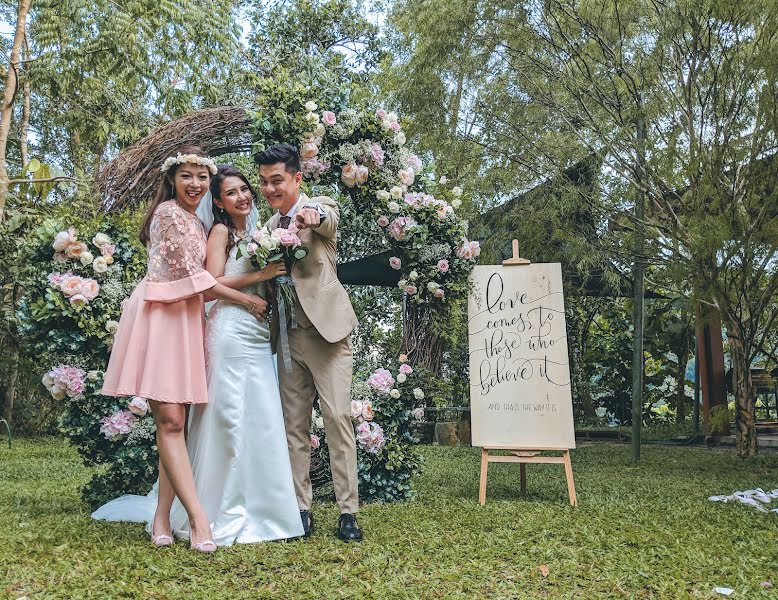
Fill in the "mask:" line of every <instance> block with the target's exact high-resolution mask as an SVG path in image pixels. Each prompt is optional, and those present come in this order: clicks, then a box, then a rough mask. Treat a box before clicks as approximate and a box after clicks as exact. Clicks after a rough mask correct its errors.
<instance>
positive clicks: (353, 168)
mask: <svg viewBox="0 0 778 600" xmlns="http://www.w3.org/2000/svg"><path fill="white" fill-rule="evenodd" d="M358 170H359V167H357V165H355V164H354V163H349V164H347V165H346V166H345V167H343V171H342V172H341V174H340V178H341V179H342V180H343V183H345V184H346V186H348V187H350V188H351V187H354V186H355V185H356V184H357V172H358Z"/></svg>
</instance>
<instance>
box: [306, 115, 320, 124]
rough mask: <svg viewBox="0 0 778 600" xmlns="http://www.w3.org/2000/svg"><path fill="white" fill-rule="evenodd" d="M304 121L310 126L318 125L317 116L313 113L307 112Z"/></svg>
mask: <svg viewBox="0 0 778 600" xmlns="http://www.w3.org/2000/svg"><path fill="white" fill-rule="evenodd" d="M305 120H306V121H308V122H309V123H311V124H312V125H318V123H319V115H318V114H316V113H315V112H309V113H308V114H307V115H305Z"/></svg>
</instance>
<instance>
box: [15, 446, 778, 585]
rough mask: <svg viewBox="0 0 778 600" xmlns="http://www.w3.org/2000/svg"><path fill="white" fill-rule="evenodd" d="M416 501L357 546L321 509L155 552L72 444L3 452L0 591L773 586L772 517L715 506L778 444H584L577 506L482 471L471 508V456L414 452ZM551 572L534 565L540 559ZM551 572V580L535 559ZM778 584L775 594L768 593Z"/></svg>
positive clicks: (369, 517) (381, 521) (545, 474)
mask: <svg viewBox="0 0 778 600" xmlns="http://www.w3.org/2000/svg"><path fill="white" fill-rule="evenodd" d="M422 452H423V455H424V471H423V473H422V475H421V476H420V477H419V479H418V482H417V483H418V490H419V496H418V499H417V500H415V501H413V502H406V503H403V504H394V505H371V506H366V507H364V508H363V510H362V511H361V512H360V524H361V525H362V527H363V528H364V530H365V534H366V541H365V542H364V543H362V544H360V545H346V544H343V543H341V542H339V541H338V540H337V539H335V537H334V535H333V533H332V532H333V530H334V525H335V520H336V517H337V514H336V513H337V511H336V509H335V507H334V506H333V505H323V506H317V507H316V510H315V513H316V519H317V527H318V531H317V533H316V535H315V536H314V537H313V538H311V539H309V540H304V541H303V540H300V541H295V542H290V543H269V544H261V545H251V546H233V547H231V548H223V549H220V550H219V551H218V552H217V553H216V554H215V555H210V556H207V555H200V554H195V553H194V552H191V551H189V550H188V549H187V547H186V546H185V545H184V544H183V543H179V544H177V545H176V546H175V547H173V548H164V549H155V548H153V547H152V546H151V544H150V543H149V541H148V539H147V537H146V534H145V533H144V531H143V527H142V526H141V525H138V524H122V523H102V522H94V521H91V520H90V518H89V511H88V509H87V507H86V506H85V505H84V504H83V503H82V502H81V501H80V497H79V487H80V486H81V485H82V484H83V483H85V482H86V481H87V480H88V479H89V472H88V471H87V469H85V468H84V467H83V466H82V465H81V463H80V461H79V459H78V457H77V456H76V454H75V452H74V451H72V450H71V449H70V448H69V446H68V445H67V443H66V442H64V441H60V440H52V439H19V440H17V441H16V443H15V445H14V448H13V449H12V450H9V449H8V448H7V446H2V447H0V527H1V528H2V529H0V532H1V533H0V535H2V537H1V538H0V595H1V596H3V597H8V598H21V597H27V598H352V597H354V598H357V597H358V598H364V599H372V598H526V597H548V598H558V597H582V598H601V597H637V598H644V597H656V598H685V597H691V598H713V597H719V598H721V597H723V596H718V595H717V594H714V592H713V588H714V587H715V586H724V587H730V588H734V589H735V594H734V595H733V596H732V597H734V598H754V597H773V598H775V597H776V596H778V514H774V513H770V514H764V513H760V512H757V511H756V510H754V509H752V508H749V507H746V506H743V505H739V504H737V505H733V504H726V505H724V504H714V503H710V502H708V501H707V497H708V496H709V495H712V494H719V493H727V494H729V493H732V492H733V491H735V490H745V489H749V488H753V487H762V488H764V489H773V488H776V487H778V454H765V455H764V456H761V457H758V458H757V459H755V460H752V461H747V462H742V461H739V460H738V459H737V458H735V456H734V450H732V449H726V450H722V449H715V450H708V449H702V448H682V449H681V448H670V447H663V446H646V447H645V448H644V450H643V462H642V464H641V465H640V466H638V467H633V466H630V464H629V457H630V450H629V446H627V445H607V444H602V443H599V444H596V443H590V444H586V445H583V446H581V447H580V448H579V449H578V450H576V451H575V452H574V453H573V468H574V471H575V477H576V484H577V489H578V498H579V502H580V506H579V507H577V508H571V507H570V506H568V505H567V503H566V490H565V483H564V474H563V470H562V468H561V466H558V465H530V466H528V468H527V471H528V480H529V490H530V491H529V494H528V495H527V496H526V497H520V496H519V494H518V492H517V490H518V477H519V468H518V465H504V464H492V465H490V469H489V471H490V481H489V490H488V502H487V504H486V506H485V507H483V508H482V507H480V506H479V505H478V504H477V492H478V469H479V452H478V450H477V449H473V448H456V449H454V448H439V447H424V448H422ZM541 566H543V568H541ZM546 567H547V569H548V572H547V576H544V574H543V572H542V571H545V568H546ZM770 580H771V581H772V582H773V583H774V584H775V586H776V587H775V588H773V589H772V590H765V589H763V588H762V587H760V583H761V582H764V581H770Z"/></svg>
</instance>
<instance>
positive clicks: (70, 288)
mask: <svg viewBox="0 0 778 600" xmlns="http://www.w3.org/2000/svg"><path fill="white" fill-rule="evenodd" d="M83 282H84V280H83V279H81V278H80V277H79V276H77V275H71V276H70V277H67V278H66V279H65V280H64V281H62V282H61V283H60V289H61V290H62V293H63V294H65V295H66V296H68V297H69V296H75V295H76V294H80V293H81V285H82V284H83Z"/></svg>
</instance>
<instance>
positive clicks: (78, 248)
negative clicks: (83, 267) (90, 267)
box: [65, 242, 88, 259]
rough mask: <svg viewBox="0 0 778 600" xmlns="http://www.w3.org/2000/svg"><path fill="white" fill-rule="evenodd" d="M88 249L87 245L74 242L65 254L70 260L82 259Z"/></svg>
mask: <svg viewBox="0 0 778 600" xmlns="http://www.w3.org/2000/svg"><path fill="white" fill-rule="evenodd" d="M87 251H88V248H87V247H86V244H85V243H84V242H74V243H73V244H70V246H68V247H67V250H65V254H66V255H67V257H68V258H78V259H80V258H81V255H82V254H83V253H84V252H87Z"/></svg>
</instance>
